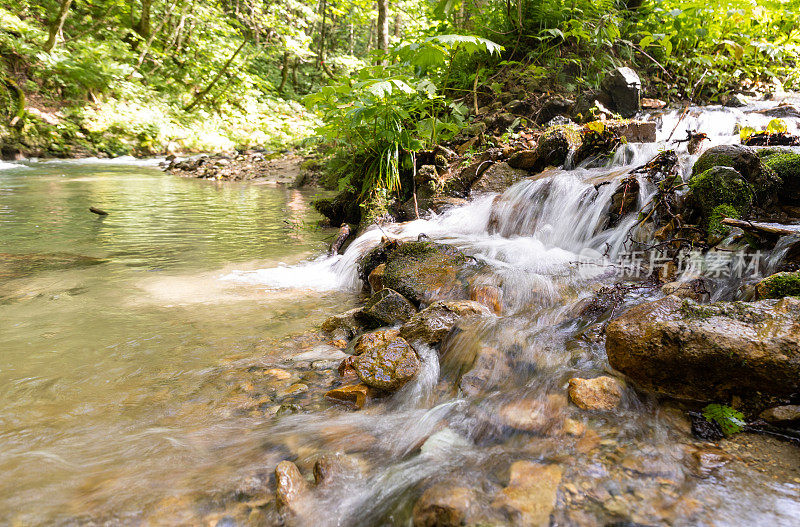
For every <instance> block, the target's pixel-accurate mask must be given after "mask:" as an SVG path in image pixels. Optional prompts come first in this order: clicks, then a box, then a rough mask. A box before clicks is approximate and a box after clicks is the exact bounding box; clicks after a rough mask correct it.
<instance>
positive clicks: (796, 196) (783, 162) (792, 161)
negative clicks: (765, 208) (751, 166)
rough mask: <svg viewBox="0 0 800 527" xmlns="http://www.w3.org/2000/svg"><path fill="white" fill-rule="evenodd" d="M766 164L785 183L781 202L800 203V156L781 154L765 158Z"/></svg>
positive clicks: (782, 187)
mask: <svg viewBox="0 0 800 527" xmlns="http://www.w3.org/2000/svg"><path fill="white" fill-rule="evenodd" d="M764 164H765V165H766V166H767V167H769V168H770V169H772V170H773V171H775V173H776V174H777V175H778V177H780V178H781V180H782V181H783V185H782V186H781V192H780V195H779V197H780V201H781V202H790V203H797V202H800V154H796V153H793V152H779V153H774V154H771V155H768V156H766V157H764Z"/></svg>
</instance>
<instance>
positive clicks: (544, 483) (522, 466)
mask: <svg viewBox="0 0 800 527" xmlns="http://www.w3.org/2000/svg"><path fill="white" fill-rule="evenodd" d="M562 472H563V470H562V468H561V467H560V466H557V465H542V464H539V463H531V462H530V461H516V462H514V464H512V465H511V469H510V480H509V483H508V486H507V487H505V488H504V489H503V490H502V491H501V492H500V496H498V497H497V499H495V501H494V503H493V505H494V506H495V507H499V508H503V509H505V510H507V511H509V512H510V513H511V514H512V517H513V518H514V524H515V525H525V526H528V527H547V526H548V525H550V513H551V512H553V509H554V508H555V505H556V496H557V491H558V486H559V484H560V483H561V476H562Z"/></svg>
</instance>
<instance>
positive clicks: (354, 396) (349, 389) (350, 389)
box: [325, 384, 369, 410]
mask: <svg viewBox="0 0 800 527" xmlns="http://www.w3.org/2000/svg"><path fill="white" fill-rule="evenodd" d="M368 396H369V386H367V385H366V384H350V385H348V386H342V387H340V388H334V389H333V390H329V391H328V392H326V393H325V397H328V398H330V399H333V400H335V401H338V402H340V403H344V404H346V405H349V406H352V407H353V408H355V409H356V410H361V409H362V408H363V407H364V404H366V402H367V397H368Z"/></svg>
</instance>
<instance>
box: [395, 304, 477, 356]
mask: <svg viewBox="0 0 800 527" xmlns="http://www.w3.org/2000/svg"><path fill="white" fill-rule="evenodd" d="M489 315H491V313H490V312H489V310H488V309H487V308H486V307H485V306H484V305H483V304H480V303H478V302H474V301H471V300H450V301H445V300H442V301H438V302H434V303H433V304H431V305H430V306H428V307H426V308H425V309H423V310H422V311H420V312H419V313H416V314H415V315H413V316H412V317H411V318H410V319H409V320H408V322H406V323H405V324H403V326H402V327H401V328H400V335H401V336H402V337H403V338H404V339H406V340H407V341H409V342H424V343H426V344H429V345H436V344H439V343H440V342H441V341H442V340H443V339H444V338H445V337H447V335H448V334H449V333H450V332H451V331H452V330H453V328H454V327H455V326H456V323H458V321H459V320H462V319H475V318H480V317H484V316H489Z"/></svg>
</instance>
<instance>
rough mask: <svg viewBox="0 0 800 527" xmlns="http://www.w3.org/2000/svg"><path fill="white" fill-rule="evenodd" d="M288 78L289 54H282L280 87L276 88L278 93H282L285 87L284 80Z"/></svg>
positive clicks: (285, 52) (286, 52)
mask: <svg viewBox="0 0 800 527" xmlns="http://www.w3.org/2000/svg"><path fill="white" fill-rule="evenodd" d="M288 78H289V52H288V51H284V52H283V65H282V67H281V85H280V86H278V93H283V89H284V88H285V87H286V79H288Z"/></svg>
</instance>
